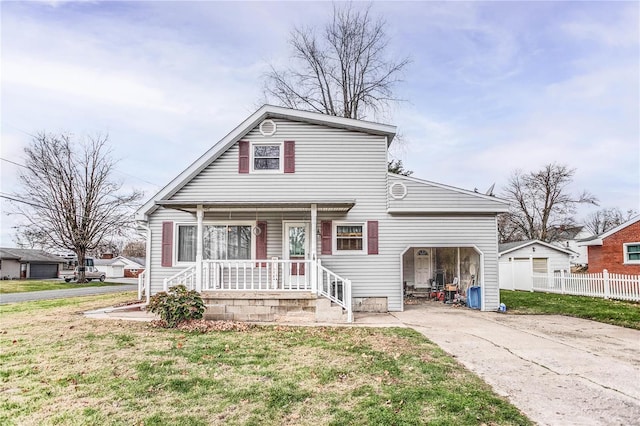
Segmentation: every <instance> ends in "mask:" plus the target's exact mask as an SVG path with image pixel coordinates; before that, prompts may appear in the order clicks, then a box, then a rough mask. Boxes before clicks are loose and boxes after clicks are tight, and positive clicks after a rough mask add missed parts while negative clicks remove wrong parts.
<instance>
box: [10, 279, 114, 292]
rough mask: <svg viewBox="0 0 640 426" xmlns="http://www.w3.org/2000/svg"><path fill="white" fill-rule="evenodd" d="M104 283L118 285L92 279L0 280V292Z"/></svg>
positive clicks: (55, 288) (101, 285)
mask: <svg viewBox="0 0 640 426" xmlns="http://www.w3.org/2000/svg"><path fill="white" fill-rule="evenodd" d="M106 285H120V284H119V283H108V282H100V281H98V280H94V281H91V282H88V283H83V284H79V283H72V282H71V283H66V282H64V280H0V294H5V293H25V292H28V291H41V290H63V289H67V288H78V287H103V286H106Z"/></svg>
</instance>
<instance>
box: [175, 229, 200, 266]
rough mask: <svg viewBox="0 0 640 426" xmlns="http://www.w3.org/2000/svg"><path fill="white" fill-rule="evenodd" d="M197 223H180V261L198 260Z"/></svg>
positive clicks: (178, 258) (178, 256)
mask: <svg viewBox="0 0 640 426" xmlns="http://www.w3.org/2000/svg"><path fill="white" fill-rule="evenodd" d="M197 229H198V227H197V226H196V225H178V254H177V260H178V262H195V261H196V243H197V238H196V233H197Z"/></svg>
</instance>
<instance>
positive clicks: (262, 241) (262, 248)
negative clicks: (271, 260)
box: [256, 221, 267, 266]
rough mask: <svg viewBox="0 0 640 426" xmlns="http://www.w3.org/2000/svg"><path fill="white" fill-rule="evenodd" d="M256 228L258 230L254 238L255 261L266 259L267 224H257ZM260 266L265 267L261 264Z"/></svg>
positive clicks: (264, 264)
mask: <svg viewBox="0 0 640 426" xmlns="http://www.w3.org/2000/svg"><path fill="white" fill-rule="evenodd" d="M256 227H257V228H258V229H259V231H258V235H257V236H256V259H266V258H267V222H262V221H261V222H258V223H256ZM262 266H267V265H266V263H263V264H262Z"/></svg>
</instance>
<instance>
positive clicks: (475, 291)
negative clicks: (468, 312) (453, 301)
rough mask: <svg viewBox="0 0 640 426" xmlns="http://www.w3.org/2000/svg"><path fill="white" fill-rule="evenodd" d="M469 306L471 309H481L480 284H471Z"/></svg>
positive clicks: (468, 293)
mask: <svg viewBox="0 0 640 426" xmlns="http://www.w3.org/2000/svg"><path fill="white" fill-rule="evenodd" d="M467 306H468V307H469V308H471V309H480V286H477V285H476V286H471V287H469V288H468V289H467Z"/></svg>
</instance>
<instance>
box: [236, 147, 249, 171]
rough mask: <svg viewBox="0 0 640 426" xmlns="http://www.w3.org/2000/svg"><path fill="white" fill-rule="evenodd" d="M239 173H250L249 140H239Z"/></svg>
mask: <svg viewBox="0 0 640 426" xmlns="http://www.w3.org/2000/svg"><path fill="white" fill-rule="evenodd" d="M238 151H239V152H238V173H249V142H248V141H240V142H238Z"/></svg>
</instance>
